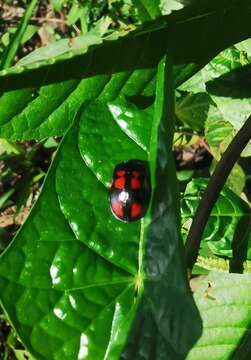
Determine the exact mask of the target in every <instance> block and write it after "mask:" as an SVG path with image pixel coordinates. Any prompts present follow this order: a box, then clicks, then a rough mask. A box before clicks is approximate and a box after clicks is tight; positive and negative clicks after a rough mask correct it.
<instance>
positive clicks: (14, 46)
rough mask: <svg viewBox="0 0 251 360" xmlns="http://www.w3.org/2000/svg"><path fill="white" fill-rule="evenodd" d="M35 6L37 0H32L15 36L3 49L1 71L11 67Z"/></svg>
mask: <svg viewBox="0 0 251 360" xmlns="http://www.w3.org/2000/svg"><path fill="white" fill-rule="evenodd" d="M36 5H37V0H32V1H31V2H30V4H29V6H28V7H27V10H26V11H25V14H24V16H23V18H22V20H21V22H20V24H19V25H18V28H17V30H16V32H15V34H14V35H13V37H12V38H11V40H10V43H9V45H8V46H7V48H6V49H5V51H4V53H3V55H2V58H1V64H0V69H1V70H2V69H8V68H9V67H10V66H11V65H12V62H13V60H14V58H15V56H16V53H17V50H18V48H19V46H20V44H21V41H22V38H23V35H24V33H25V30H26V28H27V26H28V24H29V20H30V18H31V16H32V13H33V10H34V8H35V7H36Z"/></svg>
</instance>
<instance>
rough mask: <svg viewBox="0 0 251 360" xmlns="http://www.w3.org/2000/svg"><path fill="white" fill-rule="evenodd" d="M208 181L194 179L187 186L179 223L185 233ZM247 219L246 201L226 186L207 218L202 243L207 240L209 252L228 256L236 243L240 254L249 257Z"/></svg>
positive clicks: (248, 213)
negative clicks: (180, 222) (181, 224)
mask: <svg viewBox="0 0 251 360" xmlns="http://www.w3.org/2000/svg"><path fill="white" fill-rule="evenodd" d="M207 184H208V181H207V180H206V179H194V180H192V181H191V182H190V183H189V184H188V185H187V187H186V191H185V193H184V197H183V200H182V223H183V231H185V234H186V235H187V233H188V231H189V227H190V225H191V222H192V218H193V216H194V214H195V211H196V209H197V207H198V203H199V201H200V199H201V196H202V194H203V192H204V191H205V189H206V186H207ZM249 219H250V209H249V206H248V204H247V203H246V202H245V201H244V200H242V199H241V198H240V197H239V196H237V195H236V194H235V193H234V192H233V191H231V190H230V189H228V187H227V186H225V187H224V188H223V190H222V192H221V194H220V196H219V198H218V200H217V202H216V204H215V206H214V208H213V210H212V212H211V214H210V217H209V219H208V222H207V225H206V228H205V231H204V234H203V238H202V246H203V243H205V242H206V245H207V246H208V247H209V249H210V250H211V251H212V253H214V254H216V255H220V256H227V257H230V258H232V257H233V251H234V248H235V246H239V255H241V256H244V257H246V258H247V259H251V237H250V236H249V233H248V231H249V225H248V222H249ZM243 222H245V226H244V225H243ZM186 235H185V237H186ZM247 235H248V239H247V237H246V236H247ZM234 239H235V240H234ZM235 242H236V244H235ZM246 242H248V244H247V243H246ZM242 251H244V254H242V253H241V252H242Z"/></svg>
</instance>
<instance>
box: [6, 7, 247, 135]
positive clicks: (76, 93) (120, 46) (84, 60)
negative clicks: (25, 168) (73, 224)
mask: <svg viewBox="0 0 251 360" xmlns="http://www.w3.org/2000/svg"><path fill="white" fill-rule="evenodd" d="M175 3H178V1H176V2H175ZM163 4H164V2H163ZM182 4H183V2H182ZM183 5H184V6H185V5H187V2H186V3H185V2H184V4H183ZM250 9H251V4H250V2H249V0H245V1H243V2H242V3H241V4H236V1H235V0H231V1H229V0H228V1H221V2H219V1H216V0H214V1H212V0H210V1H209V0H206V1H204V2H203V3H201V4H200V5H198V2H197V1H191V2H189V6H186V7H184V9H181V10H179V11H175V12H174V13H172V14H170V15H168V16H167V17H164V18H163V17H161V18H160V19H158V20H156V21H154V22H151V23H149V24H147V25H143V26H142V28H140V29H139V30H137V31H135V32H132V33H130V34H129V35H127V36H125V37H123V38H118V36H116V34H115V35H114V36H112V37H110V38H109V39H106V41H103V39H100V38H97V37H95V36H90V34H88V35H86V38H83V37H81V38H79V39H74V40H72V41H71V40H66V39H63V40H62V42H60V43H58V44H56V45H53V46H52V47H49V48H45V49H41V50H38V51H37V52H34V53H33V54H31V55H29V57H28V58H26V59H23V60H22V62H21V64H20V65H18V64H17V66H15V67H13V68H10V69H9V70H8V71H7V70H6V71H5V72H3V73H1V75H2V78H1V84H0V87H1V92H2V93H3V92H5V93H4V94H3V95H2V97H1V98H0V111H1V112H0V125H1V129H0V137H4V138H8V139H13V140H25V139H38V140H39V139H43V138H46V137H49V136H52V135H55V136H56V135H62V134H64V133H65V132H66V130H67V129H68V128H69V126H70V124H71V122H72V120H73V117H74V115H75V114H76V112H77V110H78V109H79V107H80V105H81V104H83V103H86V102H88V101H90V100H93V99H95V98H97V97H98V96H99V94H100V92H102V91H104V92H106V88H107V87H108V89H109V90H108V93H109V92H110V91H112V93H109V99H110V100H114V99H115V98H116V97H117V96H118V95H119V94H120V89H121V91H122V93H123V84H124V82H126V81H127V80H128V82H129V83H130V79H128V78H129V77H130V76H131V72H132V71H133V70H135V69H138V70H140V69H154V68H155V67H156V65H157V64H158V62H159V60H160V59H161V57H162V56H163V54H164V53H165V51H166V48H167V46H169V47H171V48H172V51H173V53H174V55H175V57H174V59H175V65H176V67H175V80H176V85H180V84H181V83H182V82H184V81H185V80H187V79H188V78H189V77H190V76H191V75H192V74H194V73H195V71H197V70H198V69H199V68H201V67H202V66H203V65H205V64H206V63H207V62H208V61H209V60H210V59H211V58H212V57H213V56H214V55H215V54H217V53H218V52H219V51H220V50H222V49H224V48H225V47H226V46H228V45H229V44H231V43H235V42H237V41H240V40H243V39H245V38H246V37H247V36H248V34H249V18H250V16H249V14H250V11H251V10H250ZM227 10H228V11H227ZM223 22H224V31H222V26H221V24H222V23H223ZM233 23H235V26H234V27H233V25H232V24H233ZM205 38H207V41H206V42H205ZM114 39H115V40H114ZM191 39H192V40H191ZM22 64H23V65H22ZM144 71H145V70H143V72H144ZM107 74H109V75H107ZM111 74H113V76H112V77H111ZM95 76H97V77H96V78H95ZM148 81H150V78H148ZM111 83H112V84H111ZM133 84H134V85H135V84H136V81H135V79H134V81H133ZM145 85H146V84H145ZM150 85H151V83H150ZM111 88H112V89H113V90H111ZM115 88H116V89H115ZM139 88H140V86H139V87H137V90H136V89H135V91H134V94H136V95H142V92H144V91H143V90H144V87H143V88H142V87H141V88H140V89H139ZM147 89H148V95H153V91H152V90H151V91H150V92H149V88H147ZM88 90H90V91H88ZM7 91H8V92H7Z"/></svg>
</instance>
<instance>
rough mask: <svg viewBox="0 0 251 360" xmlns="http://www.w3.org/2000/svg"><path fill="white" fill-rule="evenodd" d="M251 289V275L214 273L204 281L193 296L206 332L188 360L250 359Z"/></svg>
mask: <svg viewBox="0 0 251 360" xmlns="http://www.w3.org/2000/svg"><path fill="white" fill-rule="evenodd" d="M250 290H251V276H250V274H245V275H239V274H223V273H219V272H211V273H210V274H209V275H208V276H207V277H206V278H205V279H204V280H203V281H202V283H201V284H200V286H199V288H198V289H197V290H196V292H195V295H194V297H195V301H196V304H197V306H198V308H199V310H200V314H201V316H202V319H203V334H202V337H201V338H200V339H199V341H198V342H197V343H196V345H195V346H194V347H193V349H192V350H191V351H190V353H189V355H188V357H187V360H223V359H234V360H240V359H242V360H247V359H249V358H250V355H251V352H250V347H249V346H247V345H248V344H247V342H246V340H247V341H248V337H249V332H250V328H251V315H250V306H251V303H250V296H249V294H250ZM245 342H246V344H245ZM242 345H246V346H243V347H242Z"/></svg>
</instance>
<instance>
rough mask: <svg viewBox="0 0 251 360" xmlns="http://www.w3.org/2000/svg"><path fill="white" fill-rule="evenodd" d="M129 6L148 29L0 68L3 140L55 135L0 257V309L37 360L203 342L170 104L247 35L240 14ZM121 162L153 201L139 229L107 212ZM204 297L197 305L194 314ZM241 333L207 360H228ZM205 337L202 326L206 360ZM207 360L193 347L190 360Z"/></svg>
mask: <svg viewBox="0 0 251 360" xmlns="http://www.w3.org/2000/svg"><path fill="white" fill-rule="evenodd" d="M135 5H136V8H137V10H138V12H139V18H140V19H141V21H142V23H144V21H145V20H148V21H150V20H152V21H151V22H149V23H147V24H143V25H142V26H141V27H140V28H139V29H137V30H136V31H131V32H129V30H127V31H125V30H123V31H119V32H114V33H112V34H110V35H107V36H106V37H105V38H104V37H101V36H100V35H99V34H97V33H87V34H86V35H84V36H79V37H76V38H73V39H62V40H60V41H58V42H57V43H54V44H50V45H49V46H47V47H45V48H41V49H38V50H36V51H34V52H33V53H31V54H30V55H28V56H27V57H25V58H23V59H22V60H20V61H19V62H18V63H17V65H16V66H14V67H11V68H8V69H4V70H3V71H2V72H0V76H1V83H0V88H1V98H0V124H1V128H0V136H1V137H2V138H5V139H8V140H28V139H35V140H41V139H45V138H47V137H50V136H62V141H61V143H60V146H59V149H58V151H57V154H56V155H55V157H54V160H53V162H52V164H51V167H50V169H49V171H48V174H47V176H46V179H45V182H44V185H43V189H42V191H41V194H40V196H39V199H38V200H37V202H36V204H35V205H34V207H33V209H32V211H31V213H30V215H29V217H28V218H27V220H26V222H25V224H24V225H23V226H22V228H21V229H20V231H19V232H18V234H17V235H16V237H15V239H14V240H13V242H12V243H11V245H10V246H9V247H8V249H7V250H6V251H5V252H4V253H3V254H2V256H1V260H0V294H1V295H0V296H1V304H2V306H3V308H4V310H5V312H6V314H7V316H8V318H9V320H10V322H11V323H12V324H13V326H14V328H15V329H16V331H17V333H18V335H19V337H20V339H21V341H22V342H23V343H24V345H25V346H26V347H27V349H28V350H29V352H30V353H31V354H32V355H33V356H34V357H35V358H37V359H41V360H42V359H46V360H50V359H54V360H57V359H65V360H67V359H69V360H74V359H79V360H80V359H94V360H96V359H109V360H110V359H111V360H112V359H119V358H122V359H141V358H144V359H158V360H159V359H183V358H185V357H186V356H187V355H188V352H189V351H190V349H191V348H192V346H193V345H194V344H195V342H196V341H197V340H198V338H199V336H200V335H201V321H200V316H199V312H198V310H197V308H196V307H195V304H194V300H193V298H192V296H191V293H190V290H189V287H188V285H187V280H186V271H185V263H184V259H183V250H182V241H181V236H180V205H179V199H178V190H177V179H176V174H175V168H174V163H173V158H172V142H173V132H174V127H175V125H174V115H175V100H174V94H175V88H176V87H178V86H180V88H179V91H180V92H182V91H187V92H188V91H190V92H192V90H191V89H189V90H187V88H186V90H185V86H188V85H187V83H185V81H186V80H188V79H190V78H191V77H192V75H194V74H195V72H196V71H198V70H199V69H201V68H202V67H203V66H204V65H206V64H207V63H208V62H209V61H210V60H211V59H212V58H213V57H214V56H215V55H216V54H217V53H218V52H219V51H221V50H223V49H224V48H225V47H226V46H228V45H230V44H234V43H236V42H239V41H241V40H244V39H245V38H246V37H247V36H248V35H249V20H250V16H249V13H250V11H251V5H250V4H249V1H243V2H242V4H241V5H240V4H237V2H236V1H234V0H232V1H229V0H228V1H221V2H220V3H219V2H218V1H204V2H203V4H198V2H197V1H193V0H191V1H189V2H187V1H172V2H170V3H169V2H168V1H167V2H163V1H161V2H159V1H155V2H151V3H150V2H142V1H137V2H135ZM58 6H60V5H58ZM142 6H143V9H142ZM164 14H169V15H167V16H163V15H164ZM233 22H234V23H235V26H234V27H233V25H232V24H233ZM222 23H223V24H224V31H223V30H222ZM241 51H242V50H241ZM241 65H242V64H241ZM241 65H240V66H241ZM202 71H203V70H202ZM220 75H221V74H220ZM182 86H184V88H182ZM182 95H184V94H182ZM190 99H192V101H193V103H194V104H197V103H198V102H197V100H195V101H194V98H193V97H192V96H190ZM201 99H202V100H203V101H205V99H207V100H208V101H214V99H213V100H211V99H210V98H209V95H207V94H204V95H203V96H202V97H201ZM188 100H189V99H188ZM180 104H182V102H181V103H180ZM178 105H179V104H178ZM217 106H218V104H217ZM206 108H208V109H209V107H207V106H206ZM183 109H184V102H183ZM181 110H182V107H181V109H179V112H178V111H177V107H176V113H177V115H180V114H181V113H182V111H181ZM204 115H205V114H204ZM185 119H186V116H185V117H184V116H181V115H180V120H181V121H182V120H183V121H184V122H185V121H186V120H185ZM204 119H205V118H204ZM197 120H198V117H196V123H197V124H198V121H197ZM196 130H200V127H198V126H197V128H196ZM132 158H137V159H141V160H146V161H148V162H149V167H150V170H151V182H152V200H151V203H150V206H149V210H148V213H147V215H146V217H145V218H144V219H142V220H141V221H140V222H136V223H133V224H124V223H121V222H119V221H118V220H116V219H115V218H113V216H112V214H111V212H110V209H109V202H108V188H109V183H110V180H111V174H112V171H113V168H114V166H115V165H116V164H117V163H118V162H120V161H123V160H128V159H132ZM226 276H227V275H226ZM208 281H211V280H208ZM214 281H215V282H217V283H218V278H217V279H216V280H214V279H213V280H212V283H213V282H214ZM219 282H220V280H219ZM243 282H244V283H245V279H243ZM247 283H248V285H250V284H249V280H247ZM219 286H220V285H219ZM201 288H202V289H203V288H204V285H202V287H201ZM236 294H238V291H236V292H234V295H235V296H237V295H236ZM242 295H243V296H244V298H245V292H244V291H243V294H242ZM210 296H211V295H210V294H209V295H208V297H206V300H205V301H203V300H204V292H203V291H201V292H200V291H199V292H198V295H196V298H195V299H196V302H197V305H198V307H199V310H200V312H201V314H202V318H204V311H206V310H207V306H206V307H204V304H205V302H207V305H208V304H209V305H210V301H213V300H212V298H213V297H214V295H213V296H211V298H210ZM219 299H221V300H219V306H220V304H221V305H222V306H226V303H227V302H224V301H225V300H226V296H224V295H222V294H220V297H219ZM241 301H243V300H241ZM236 303H237V302H236ZM246 314H247V312H245V314H244V313H243V318H244V320H245V321H246V323H245V326H246V327H245V329H249V327H250V320H249V318H248V316H246ZM221 320H222V323H223V325H222V326H224V320H225V317H223V318H222V319H221ZM244 320H243V321H244ZM238 324H241V322H239V323H238ZM222 333H223V332H222ZM244 335H245V331H244V330H243V331H242V333H239V337H235V338H234V342H233V345H232V346H231V348H229V347H226V348H224V347H222V349H223V350H222V351H221V352H218V353H216V356H215V357H214V358H215V359H219V360H220V359H222V358H229V357H230V356H232V354H233V352H234V351H235V350H236V348H237V347H238V346H239V344H240V341H241V338H242V336H244ZM231 336H232V337H231V339H232V338H233V335H232V334H231ZM204 338H205V339H206V340H203V339H204ZM216 340H217V341H218V342H221V338H220V336H218V337H217V339H216ZM216 340H214V341H212V337H210V334H209V335H208V336H206V337H205V330H204V333H203V337H202V340H201V341H202V346H204V345H206V346H212V353H215V348H214V347H216V346H218V345H219V346H221V343H220V344H218V343H216ZM227 340H229V339H227ZM203 341H204V342H203ZM224 341H225V340H224ZM224 341H223V342H224ZM207 356H208V353H207V352H205V351H201V350H200V343H198V344H197V347H195V348H194V349H193V350H192V351H191V352H190V354H189V355H188V358H189V359H197V358H198V359H202V360H204V359H208V358H209V357H207ZM211 358H212V357H211ZM211 358H210V359H211Z"/></svg>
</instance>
